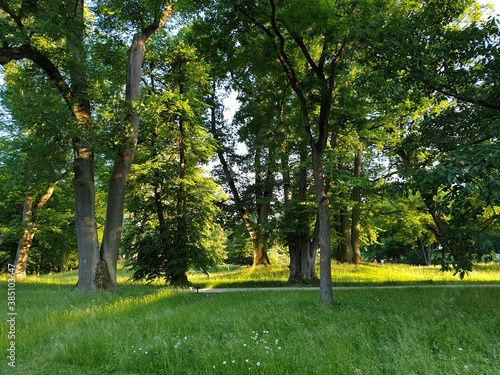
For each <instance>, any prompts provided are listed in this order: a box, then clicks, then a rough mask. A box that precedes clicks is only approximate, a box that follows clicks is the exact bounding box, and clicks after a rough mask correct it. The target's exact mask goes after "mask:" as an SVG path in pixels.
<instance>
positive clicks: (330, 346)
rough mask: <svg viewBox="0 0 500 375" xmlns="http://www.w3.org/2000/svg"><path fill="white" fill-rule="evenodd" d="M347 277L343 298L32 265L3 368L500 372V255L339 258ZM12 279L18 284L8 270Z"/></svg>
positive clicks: (249, 272) (338, 271)
mask: <svg viewBox="0 0 500 375" xmlns="http://www.w3.org/2000/svg"><path fill="white" fill-rule="evenodd" d="M333 276H334V283H335V286H336V287H337V286H342V287H343V288H338V289H335V290H334V297H335V301H336V302H335V304H334V305H333V306H325V305H322V304H320V303H319V296H318V292H317V290H315V289H313V288H307V287H304V288H303V290H299V291H290V290H285V289H283V290H280V291H276V290H267V291H263V290H260V289H259V290H249V291H244V292H235V293H196V292H193V291H190V290H189V289H174V288H170V287H165V286H164V285H162V284H161V283H157V284H152V285H146V284H143V283H132V282H130V281H128V277H129V273H128V272H127V271H125V270H123V269H122V270H120V278H119V284H120V285H119V288H118V290H117V291H116V292H112V293H110V292H95V293H79V292H75V290H74V285H75V283H76V274H75V273H73V272H69V273H66V274H54V275H46V276H30V277H29V278H28V279H27V280H25V281H18V282H17V283H16V287H15V288H16V289H15V290H16V312H17V314H18V315H17V316H16V326H15V329H16V330H15V351H16V362H15V365H16V367H15V368H11V367H9V366H8V359H7V356H6V355H3V356H2V363H0V373H1V374H40V375H44V374H47V375H48V374H51V375H52V374H77V375H78V374H82V375H84V374H92V375H94V374H123V375H125V374H175V375H178V374H193V375H194V374H196V375H199V374H202V375H203V374H263V375H264V374H265V375H273V374H276V375H278V374H279V375H282V374H318V375H323V374H351V375H352V374H354V375H371V374H398V375H399V374H426V375H428V374H478V375H484V374H492V375H493V374H499V373H500V317H499V315H498V311H499V308H500V293H499V292H500V287H499V286H498V284H499V283H500V266H499V265H498V264H497V265H495V264H491V265H480V266H478V267H476V270H475V271H473V273H471V274H470V275H469V276H467V277H466V279H465V280H463V281H461V280H459V279H458V277H453V276H452V275H451V274H443V273H441V272H439V270H438V269H437V268H434V267H410V266H403V265H383V266H381V265H378V266H375V265H371V264H364V265H359V266H347V265H334V266H333ZM286 278H287V269H286V267H283V266H273V267H259V268H257V269H252V268H231V267H226V268H225V269H219V270H217V272H214V273H211V274H210V277H207V276H206V275H203V274H197V273H196V274H195V273H193V274H191V275H190V280H191V281H192V282H193V285H195V286H199V287H203V288H223V287H234V286H237V287H257V286H260V287H265V286H275V287H276V286H286ZM0 285H1V286H0V288H1V289H0V290H3V292H2V293H4V295H5V296H7V282H6V277H5V276H3V277H2V278H1V282H0ZM429 285H431V286H432V287H429ZM449 285H452V286H455V287H449ZM374 286H388V287H390V286H411V287H409V288H375V287H374ZM4 311H5V315H4V322H5V320H6V319H7V307H6V304H5V308H4ZM8 329H9V327H8V325H6V324H5V323H3V324H2V326H1V332H0V342H1V344H2V345H1V348H2V352H3V353H7V350H5V349H7V348H8V345H9V344H10V340H8V338H7V337H8Z"/></svg>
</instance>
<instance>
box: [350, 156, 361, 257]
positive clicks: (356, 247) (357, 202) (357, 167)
mask: <svg viewBox="0 0 500 375" xmlns="http://www.w3.org/2000/svg"><path fill="white" fill-rule="evenodd" d="M362 157H363V149H362V148H361V147H360V148H359V149H358V150H357V151H356V154H355V156H354V187H353V190H352V200H353V202H354V206H353V207H352V218H351V248H352V253H353V259H352V260H353V262H354V264H358V263H361V249H360V240H359V237H360V233H361V186H359V183H358V181H357V180H358V179H359V178H360V177H361V173H362Z"/></svg>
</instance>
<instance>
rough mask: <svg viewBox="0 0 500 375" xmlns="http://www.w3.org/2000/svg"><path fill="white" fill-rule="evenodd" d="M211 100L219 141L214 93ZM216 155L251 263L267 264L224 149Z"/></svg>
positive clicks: (215, 132) (213, 127)
mask: <svg viewBox="0 0 500 375" xmlns="http://www.w3.org/2000/svg"><path fill="white" fill-rule="evenodd" d="M214 93H215V84H214ZM212 102H213V105H212V109H211V133H212V136H213V137H214V139H215V140H216V141H219V137H218V132H217V127H216V112H215V111H216V108H215V94H213V95H212ZM217 156H218V157H219V162H220V164H221V166H222V171H223V172H224V176H225V177H226V180H227V183H228V185H229V189H230V190H231V194H232V196H233V200H234V205H235V208H236V210H237V212H238V214H239V215H240V217H241V220H242V221H243V223H244V224H245V227H246V229H247V233H248V236H249V237H250V240H251V241H252V245H253V249H254V262H253V264H254V265H255V263H256V261H257V264H259V262H260V260H263V261H264V262H267V264H269V258H268V257H267V252H266V253H264V249H263V248H262V246H260V244H259V241H261V239H259V232H258V228H257V225H256V224H254V223H253V222H252V220H251V219H250V216H249V215H248V213H247V211H246V209H245V207H244V206H243V202H242V200H241V198H240V194H239V192H238V188H237V187H236V183H235V181H234V178H233V173H232V171H231V169H230V168H229V164H228V163H227V161H226V157H225V155H224V151H223V150H222V148H221V147H220V146H219V148H218V149H217ZM264 254H265V255H264Z"/></svg>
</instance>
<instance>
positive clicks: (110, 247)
mask: <svg viewBox="0 0 500 375" xmlns="http://www.w3.org/2000/svg"><path fill="white" fill-rule="evenodd" d="M173 11H174V7H173V5H172V4H169V5H167V6H166V7H165V8H164V9H163V10H162V12H161V15H160V17H159V19H157V20H155V21H154V22H153V23H152V24H150V25H149V26H147V27H145V28H144V29H142V30H141V31H140V32H138V33H137V34H135V35H134V38H133V40H132V44H131V46H130V50H129V54H128V67H127V84H126V92H125V100H126V102H127V103H128V105H129V106H130V108H129V110H130V111H131V113H130V115H129V117H128V121H129V123H130V125H131V132H130V134H127V135H125V137H124V138H123V140H122V142H121V145H120V150H119V151H118V155H117V157H116V159H115V164H114V167H113V173H112V175H111V181H110V184H109V190H108V202H107V211H106V224H105V228H104V236H103V239H102V243H101V250H100V260H101V261H103V262H105V264H106V265H107V268H108V272H109V276H110V280H109V281H107V282H105V284H106V285H108V284H109V283H111V285H112V287H115V286H116V266H117V262H118V254H119V249H120V239H121V233H122V225H123V207H124V200H125V188H126V185H127V179H128V175H129V173H130V168H131V166H132V162H133V161H134V157H135V153H136V149H137V138H138V133H139V122H140V118H139V114H138V113H137V112H136V111H135V110H134V109H133V105H134V101H135V100H137V99H138V98H139V88H140V82H141V73H142V65H143V62H144V54H145V51H146V42H147V40H148V39H149V37H150V36H151V35H153V34H154V33H155V32H156V30H158V28H160V27H161V26H163V25H164V24H165V22H166V21H167V19H168V18H169V17H170V16H171V15H172V13H173ZM104 275H106V274H105V273H104Z"/></svg>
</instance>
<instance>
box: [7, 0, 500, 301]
mask: <svg viewBox="0 0 500 375" xmlns="http://www.w3.org/2000/svg"><path fill="white" fill-rule="evenodd" d="M0 39H1V42H2V43H1V47H0V63H1V64H2V68H1V69H2V70H1V72H2V77H3V80H2V90H1V92H0V100H1V107H0V109H1V111H2V116H1V119H2V120H1V123H0V126H1V129H0V131H1V135H2V138H1V143H0V168H1V174H0V179H1V184H0V196H1V199H0V202H1V203H0V207H1V211H0V231H1V234H2V243H1V244H0V251H1V259H0V260H1V262H2V265H3V267H5V268H6V266H7V264H8V263H12V264H14V263H15V264H16V273H17V275H18V276H19V277H23V276H25V275H26V274H29V273H48V272H58V271H65V270H69V269H74V268H78V272H79V281H78V288H79V289H83V290H88V289H95V288H114V287H115V286H116V265H117V260H118V259H119V258H125V259H127V260H128V262H129V265H130V266H131V267H132V269H133V271H134V273H133V277H134V278H135V279H146V280H150V281H151V280H155V279H157V278H162V279H164V280H165V281H166V282H168V283H171V284H184V283H186V282H188V280H187V273H186V272H187V271H188V270H190V269H196V270H201V271H204V272H208V271H209V270H210V268H211V267H214V266H216V265H217V264H220V263H222V262H226V263H231V264H249V265H254V266H257V265H261V264H269V263H276V262H282V261H284V262H288V263H289V265H290V276H289V279H290V281H291V282H298V283H314V282H316V281H319V282H320V285H321V298H322V300H323V301H324V302H329V301H330V300H331V299H332V296H331V272H330V264H331V262H330V260H331V258H332V257H333V258H334V259H336V260H337V261H339V262H345V263H359V262H362V261H363V260H365V261H373V260H377V261H382V260H391V261H404V262H409V263H412V264H431V263H432V262H436V263H439V264H441V266H442V268H443V270H453V271H455V272H457V273H458V274H459V275H460V276H462V277H463V276H464V275H465V274H466V272H467V271H469V270H470V269H471V267H472V263H473V262H475V261H482V260H489V259H492V258H494V257H495V256H496V255H495V254H496V253H497V252H500V251H499V250H498V243H499V242H500V241H499V240H500V226H499V224H500V222H499V219H500V213H499V212H500V211H499V210H500V193H499V192H500V186H499V185H500V179H499V173H498V171H499V164H500V154H499V148H498V141H499V140H498V135H499V127H500V118H499V109H500V93H499V91H498V82H499V72H500V69H499V66H498V64H499V53H500V52H499V48H498V45H499V42H500V28H499V17H498V15H497V14H496V13H495V12H494V10H493V8H492V7H481V6H480V5H479V4H478V3H477V2H475V1H463V0H461V1H458V0H457V1H435V2H431V3H429V2H420V1H410V0H408V1H377V0H372V1H365V2H357V1H348V0H345V1H344V0H338V1H326V0H318V1H312V2H308V3H307V6H305V5H304V3H303V2H300V1H294V0H290V1H273V0H270V1H263V2H261V1H250V0H242V1H233V0H231V1H220V2H211V1H202V0H200V1H196V2H188V1H160V0H142V1H125V2H123V1H119V2H118V1H112V0H101V1H93V2H90V1H89V2H84V1H82V0H76V1H69V0H67V1H61V2H51V1H21V0H19V1H15V0H14V1H0ZM231 92H233V93H236V95H237V101H238V108H237V110H236V111H235V113H234V115H232V116H228V113H227V109H226V107H225V103H227V101H226V99H227V96H228V93H231ZM318 249H319V262H318V261H317V259H316V257H317V253H318ZM318 263H319V271H320V272H319V275H318V271H317V268H316V267H317V265H318ZM328 290H330V292H328Z"/></svg>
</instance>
